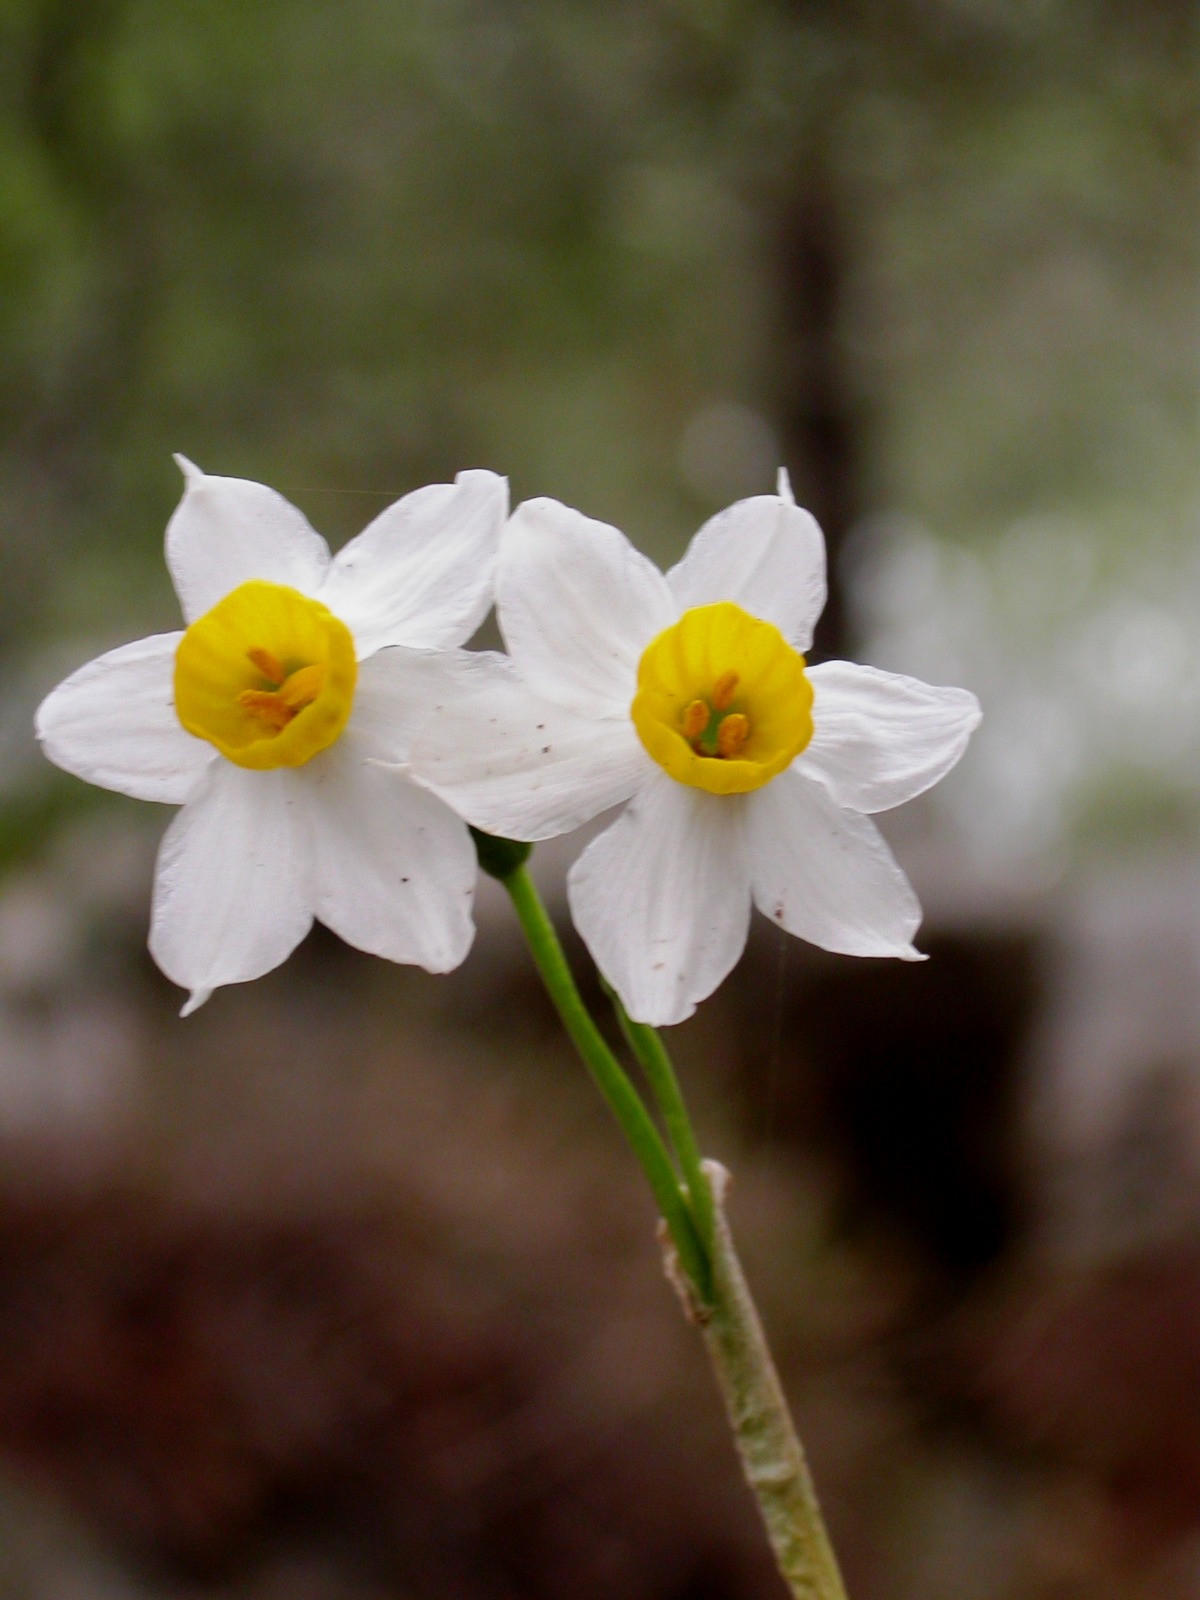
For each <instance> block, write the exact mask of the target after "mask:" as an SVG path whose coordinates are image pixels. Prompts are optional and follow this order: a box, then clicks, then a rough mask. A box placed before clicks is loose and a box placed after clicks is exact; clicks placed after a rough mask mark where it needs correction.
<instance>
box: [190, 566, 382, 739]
mask: <svg viewBox="0 0 1200 1600" xmlns="http://www.w3.org/2000/svg"><path fill="white" fill-rule="evenodd" d="M357 676H358V664H357V661H356V659H355V654H354V640H353V638H352V637H351V635H350V630H349V629H348V628H347V627H346V625H345V623H344V622H340V621H339V620H338V619H337V617H335V616H334V614H333V612H332V611H330V610H329V609H328V608H327V607H326V606H323V605H322V604H321V603H320V601H319V600H309V599H308V598H307V597H306V596H305V595H302V594H300V593H299V591H298V590H296V589H289V588H287V587H286V586H285V585H283V584H280V583H263V582H260V581H258V580H257V579H256V580H254V581H253V582H251V583H243V584H241V585H240V586H239V587H238V588H236V589H234V590H232V591H231V592H230V593H229V594H227V595H226V596H225V598H224V599H223V600H219V601H218V602H217V604H216V605H215V606H214V607H213V608H212V610H211V611H206V612H205V614H204V615H203V616H202V617H197V619H196V621H195V622H193V623H192V625H191V627H190V628H189V629H188V630H187V632H186V633H185V634H184V636H183V638H182V639H181V640H180V641H179V648H178V649H177V650H176V652H175V712H176V715H177V716H178V718H179V720H180V722H181V723H182V724H183V726H184V727H185V728H186V729H187V731H188V732H189V733H194V734H196V735H197V737H198V738H201V739H207V740H208V742H209V743H210V744H213V745H215V746H216V747H217V749H218V750H219V751H220V752H221V754H222V755H223V756H225V757H227V758H228V759H229V760H230V761H233V762H235V763H236V764H237V765H238V766H239V767H257V768H260V769H261V768H267V767H300V766H303V765H304V763H305V762H306V761H311V759H312V758H313V756H315V755H317V754H318V752H319V751H321V750H324V749H326V748H327V747H328V746H329V745H331V744H332V743H333V741H334V740H335V739H336V738H337V737H338V736H339V734H340V733H341V732H342V730H343V729H344V728H345V726H346V723H347V721H348V720H349V717H350V709H351V707H352V706H353V704H354V685H355V681H356V679H357Z"/></svg>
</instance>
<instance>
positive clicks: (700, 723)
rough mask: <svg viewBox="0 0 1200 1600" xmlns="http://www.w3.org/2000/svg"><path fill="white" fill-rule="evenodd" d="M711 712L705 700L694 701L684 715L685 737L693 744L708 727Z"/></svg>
mask: <svg viewBox="0 0 1200 1600" xmlns="http://www.w3.org/2000/svg"><path fill="white" fill-rule="evenodd" d="M708 718H709V710H708V707H707V706H706V705H705V703H704V701H703V700H693V701H692V703H691V705H690V706H688V708H687V710H686V711H685V712H684V713H683V737H684V738H685V739H686V740H687V741H688V742H689V744H690V743H691V741H692V740H693V739H698V738H699V737H700V735H701V734H702V733H703V732H704V730H705V728H707V727H708Z"/></svg>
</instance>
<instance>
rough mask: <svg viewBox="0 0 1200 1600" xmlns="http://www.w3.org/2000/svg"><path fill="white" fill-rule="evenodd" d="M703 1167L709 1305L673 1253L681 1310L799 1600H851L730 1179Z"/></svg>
mask: <svg viewBox="0 0 1200 1600" xmlns="http://www.w3.org/2000/svg"><path fill="white" fill-rule="evenodd" d="M704 1169H705V1176H706V1177H707V1178H709V1179H710V1180H711V1184H710V1193H711V1194H713V1196H714V1213H715V1223H716V1228H715V1232H714V1234H713V1253H712V1263H713V1291H714V1294H713V1304H712V1306H709V1307H705V1306H697V1305H694V1304H693V1303H692V1302H691V1301H690V1300H689V1298H688V1296H687V1294H686V1285H682V1286H681V1285H679V1283H678V1280H677V1279H675V1277H674V1263H673V1262H672V1260H671V1258H670V1254H669V1252H668V1255H667V1274H668V1276H669V1277H671V1278H672V1279H673V1281H675V1282H676V1286H677V1287H680V1288H681V1289H682V1290H683V1291H684V1292H683V1301H684V1307H685V1309H686V1310H687V1312H688V1315H689V1316H690V1317H691V1318H692V1320H693V1321H694V1322H696V1323H697V1324H698V1325H699V1327H700V1330H701V1332H702V1333H703V1335H704V1342H705V1344H706V1345H707V1346H708V1353H709V1356H710V1358H711V1360H712V1364H713V1368H714V1370H715V1372H716V1375H717V1382H718V1384H719V1385H720V1389H721V1394H722V1396H723V1398H724V1400H725V1410H726V1414H727V1415H728V1417H729V1425H730V1427H731V1428H732V1430H733V1437H734V1442H735V1443H736V1445H737V1450H738V1455H739V1456H740V1457H741V1461H742V1470H743V1472H744V1473H745V1475H746V1481H747V1483H748V1484H749V1485H750V1487H751V1489H752V1490H753V1491H754V1496H755V1499H756V1500H757V1501H758V1508H759V1511H760V1512H761V1513H762V1519H763V1522H764V1524H765V1525H766V1530H767V1537H768V1538H769V1540H770V1541H771V1549H772V1550H773V1551H774V1554H775V1560H776V1563H777V1564H778V1567H779V1571H780V1574H781V1576H782V1577H783V1578H784V1580H785V1582H786V1583H787V1585H788V1588H789V1590H790V1592H791V1594H792V1595H793V1596H794V1600H846V1588H845V1585H844V1584H843V1582H842V1575H841V1573H840V1571H839V1570H838V1563H837V1557H836V1556H835V1555H834V1553H833V1546H832V1544H831V1543H830V1542H829V1534H828V1533H827V1531H826V1529H825V1519H824V1518H823V1517H822V1515H821V1507H820V1505H819V1504H818V1501H817V1495H816V1490H815V1489H814V1488H813V1481H812V1475H811V1473H810V1472H809V1470H808V1462H807V1460H806V1459H805V1455H804V1447H803V1446H802V1445H801V1443H800V1439H799V1436H798V1434H797V1433H796V1429H795V1427H794V1426H793V1424H792V1418H791V1413H790V1412H789V1411H788V1406H787V1400H786V1398H785V1397H784V1393H783V1386H782V1385H781V1383H780V1381H779V1374H778V1373H777V1372H776V1370H775V1363H774V1362H773V1361H772V1359H771V1352H770V1350H769V1349H768V1347H767V1341H766V1337H765V1335H764V1333H763V1329H762V1323H761V1322H760V1320H759V1316H758V1311H757V1309H756V1308H755V1304H754V1300H753V1298H752V1297H751V1294H750V1290H749V1287H748V1286H747V1283H746V1278H745V1275H744V1273H743V1272H742V1266H741V1263H740V1261H739V1260H738V1257H737V1251H736V1250H735V1249H734V1246H733V1239H732V1238H731V1236H730V1233H729V1224H728V1221H727V1220H726V1216H725V1195H726V1190H727V1188H728V1184H729V1174H728V1173H727V1172H726V1171H725V1169H724V1167H722V1166H720V1165H719V1164H718V1163H717V1162H715V1161H706V1162H705V1163H704Z"/></svg>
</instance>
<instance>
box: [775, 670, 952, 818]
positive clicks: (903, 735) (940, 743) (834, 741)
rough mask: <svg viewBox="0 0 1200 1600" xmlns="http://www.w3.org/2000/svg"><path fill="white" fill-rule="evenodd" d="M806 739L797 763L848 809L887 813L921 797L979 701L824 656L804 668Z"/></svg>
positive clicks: (948, 760)
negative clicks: (808, 717)
mask: <svg viewBox="0 0 1200 1600" xmlns="http://www.w3.org/2000/svg"><path fill="white" fill-rule="evenodd" d="M809 677H810V678H811V680H812V686H813V691H814V698H813V736H812V740H811V742H810V744H809V745H808V747H807V748H806V749H805V750H804V752H803V753H802V755H801V756H800V758H799V761H798V762H797V767H798V769H799V770H800V771H803V772H812V773H814V774H815V775H816V776H818V777H820V778H822V779H823V780H824V782H825V783H826V785H827V786H828V788H829V790H830V792H831V793H832V794H833V796H834V797H835V799H837V801H838V802H839V803H840V804H841V805H844V806H850V807H852V808H853V810H855V811H886V810H887V809H888V808H889V807H890V806H898V805H902V804H903V803H904V802H905V801H906V800H911V799H913V797H914V796H915V795H919V794H923V793H924V792H925V790H926V789H928V788H929V787H930V786H931V785H932V784H935V783H936V782H937V781H938V779H939V778H944V777H945V775H946V773H947V772H949V771H950V768H951V767H952V766H954V764H955V762H956V761H957V760H958V759H959V757H960V756H961V755H962V753H963V751H964V750H965V749H966V748H967V740H968V739H969V738H970V737H971V731H972V729H973V728H975V727H977V726H978V724H979V719H980V716H981V712H980V710H979V702H978V700H976V698H975V696H974V695H973V694H971V693H970V692H969V691H968V690H966V689H941V688H936V687H935V686H934V685H932V684H928V683H921V682H919V681H918V680H917V679H916V678H904V677H900V676H899V675H897V674H896V673H892V672H879V671H877V670H876V669H875V668H874V667H859V666H855V665H854V664H853V663H852V662H849V661H827V662H824V663H823V664H822V665H821V666H819V667H813V668H812V670H811V671H810V673H809Z"/></svg>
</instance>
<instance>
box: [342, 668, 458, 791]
mask: <svg viewBox="0 0 1200 1600" xmlns="http://www.w3.org/2000/svg"><path fill="white" fill-rule="evenodd" d="M466 655H467V652H466V651H465V650H405V649H403V648H402V647H401V646H399V645H395V646H392V647H391V648H390V649H387V650H377V651H376V653H375V654H374V655H373V656H368V658H367V659H366V660H365V661H360V662H359V664H358V683H357V684H356V686H355V689H354V709H353V710H352V711H351V713H350V727H351V729H352V730H353V731H354V733H355V735H356V736H357V737H358V739H359V742H360V744H362V745H363V746H364V747H366V746H369V747H370V756H371V758H372V759H373V760H375V761H385V762H389V763H392V764H393V765H394V764H396V763H399V762H405V761H407V760H408V755H409V749H410V747H411V745H412V741H413V736H414V734H415V733H416V732H417V730H418V729H419V728H420V726H421V724H422V723H423V722H424V721H425V720H426V719H427V718H428V716H429V713H430V709H431V707H432V706H434V705H435V704H437V701H438V698H439V696H440V695H441V694H442V693H443V692H444V690H445V687H446V683H447V679H448V678H450V677H452V676H453V673H454V667H455V663H456V660H457V658H458V657H459V656H466Z"/></svg>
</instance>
